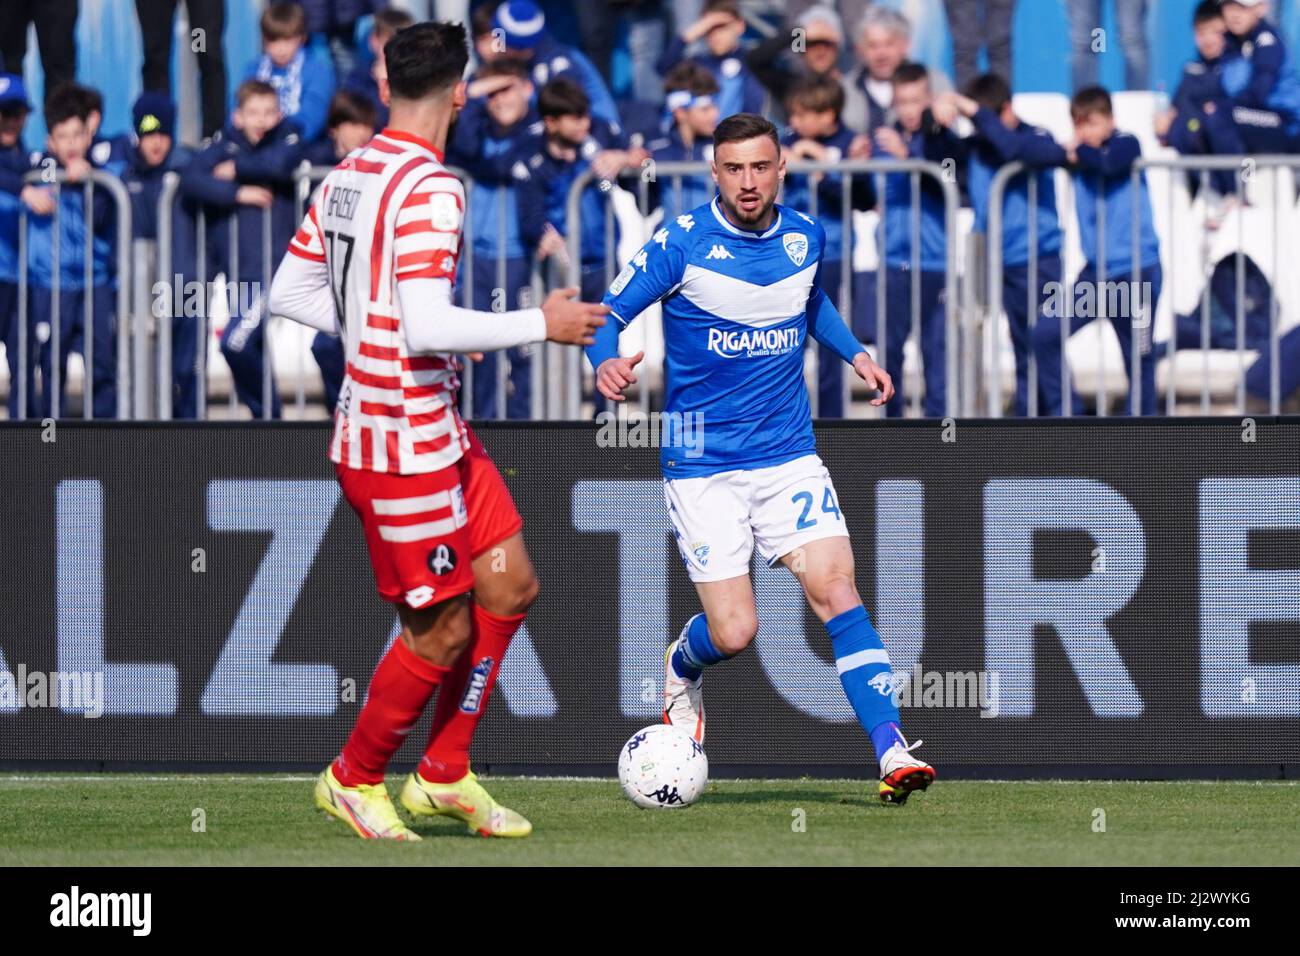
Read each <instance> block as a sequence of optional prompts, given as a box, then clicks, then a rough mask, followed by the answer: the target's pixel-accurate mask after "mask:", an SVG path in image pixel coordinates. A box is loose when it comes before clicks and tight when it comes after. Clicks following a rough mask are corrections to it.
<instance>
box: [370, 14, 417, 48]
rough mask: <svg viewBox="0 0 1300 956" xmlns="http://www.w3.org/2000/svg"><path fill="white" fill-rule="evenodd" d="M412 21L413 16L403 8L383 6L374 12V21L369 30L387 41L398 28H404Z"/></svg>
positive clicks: (412, 22) (413, 21)
mask: <svg viewBox="0 0 1300 956" xmlns="http://www.w3.org/2000/svg"><path fill="white" fill-rule="evenodd" d="M414 23H415V17H413V16H411V15H410V14H409V13H407V12H406V11H405V10H398V9H397V8H396V7H385V8H384V9H383V10H377V11H376V12H375V21H374V25H373V26H371V28H370V32H371V34H373V35H374V36H376V37H378V38H379V39H381V40H383V41H384V42H385V43H387V42H388V41H389V40H391V39H392V38H393V35H394V34H396V33H397V31H398V30H405V29H406V28H407V27H409V26H411V25H412V24H414Z"/></svg>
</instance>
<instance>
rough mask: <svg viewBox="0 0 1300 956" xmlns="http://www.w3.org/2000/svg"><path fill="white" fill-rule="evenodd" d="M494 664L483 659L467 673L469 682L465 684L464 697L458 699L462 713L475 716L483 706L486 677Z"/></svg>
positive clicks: (488, 658) (488, 659) (487, 659)
mask: <svg viewBox="0 0 1300 956" xmlns="http://www.w3.org/2000/svg"><path fill="white" fill-rule="evenodd" d="M495 663H496V661H494V660H493V659H492V658H490V657H485V658H483V659H482V660H481V661H479V662H478V663H477V664H475V665H474V669H473V670H472V671H470V672H469V680H468V681H466V683H465V695H464V696H463V697H461V699H460V709H461V712H462V713H466V714H477V713H478V712H479V708H480V707H482V706H483V692H484V691H485V690H486V689H487V682H488V675H489V674H491V673H492V665H493V664H495Z"/></svg>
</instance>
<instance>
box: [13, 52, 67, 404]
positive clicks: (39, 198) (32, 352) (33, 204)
mask: <svg viewBox="0 0 1300 956" xmlns="http://www.w3.org/2000/svg"><path fill="white" fill-rule="evenodd" d="M31 109H32V108H31V106H30V104H28V102H27V89H26V87H24V86H23V78H22V77H21V76H18V75H17V74H16V73H0V341H2V342H3V343H4V347H5V359H6V361H7V362H8V363H9V417H10V418H11V419H13V418H17V417H18V414H19V407H18V406H19V404H20V403H19V401H18V394H19V392H18V389H19V384H18V383H19V378H20V377H21V375H20V372H21V370H22V366H21V365H20V364H19V357H18V356H19V351H20V350H19V348H18V342H19V336H20V335H21V334H22V331H21V327H20V325H19V322H20V321H22V320H21V319H20V317H19V315H18V215H19V204H20V203H23V204H26V205H27V206H28V208H29V209H30V210H31V211H32V212H35V213H39V214H41V215H48V214H49V213H50V212H51V211H52V210H53V209H54V200H53V198H52V197H51V196H50V194H49V192H48V190H44V189H39V188H37V187H36V186H32V185H28V184H26V183H24V182H23V177H24V176H25V175H27V173H29V172H31V170H32V160H31V156H30V155H29V154H28V152H27V151H26V150H25V149H24V148H23V126H24V125H25V124H26V123H27V115H28V114H29V113H30V112H31ZM27 331H28V335H27V351H26V357H27V362H26V363H25V364H26V366H27V369H26V380H27V388H26V389H24V391H25V392H26V393H27V401H26V403H25V409H24V411H25V412H26V414H28V415H34V414H36V350H37V342H36V337H35V335H33V334H32V328H31V324H30V323H28V326H27Z"/></svg>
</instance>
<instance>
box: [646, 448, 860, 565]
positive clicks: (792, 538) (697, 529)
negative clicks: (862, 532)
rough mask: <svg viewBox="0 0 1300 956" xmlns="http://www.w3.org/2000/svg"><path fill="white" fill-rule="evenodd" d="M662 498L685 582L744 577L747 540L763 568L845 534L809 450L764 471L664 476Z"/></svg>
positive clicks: (821, 468) (831, 492) (822, 469)
mask: <svg viewBox="0 0 1300 956" xmlns="http://www.w3.org/2000/svg"><path fill="white" fill-rule="evenodd" d="M664 498H665V499H666V500H667V502H668V517H669V519H670V520H671V521H672V523H673V531H674V532H675V533H676V535H677V547H678V548H679V549H680V550H681V552H682V560H683V561H685V562H686V570H687V571H688V572H689V574H690V576H691V580H692V581H724V580H726V579H727V578H736V577H740V576H741V575H744V574H749V565H750V558H751V557H752V555H753V553H754V545H755V544H757V545H758V553H759V556H760V557H761V558H762V559H763V560H764V561H766V562H767V563H768V565H769V566H770V565H772V564H775V563H776V562H777V561H778V560H779V559H781V558H783V557H785V556H786V555H787V554H789V553H790V552H791V551H793V550H794V549H795V548H798V547H801V546H803V545H805V544H808V543H809V542H810V541H817V540H819V539H821V538H835V537H848V534H849V529H848V526H847V525H846V524H845V523H844V516H843V515H842V514H840V504H839V498H838V497H836V494H835V486H834V485H832V484H831V476H830V472H828V471H827V470H826V466H825V465H823V464H822V460H821V458H820V457H818V456H817V455H804V456H803V457H802V458H796V459H794V460H793V461H787V462H786V463H785V464H783V465H774V466H772V467H771V468H738V469H736V470H734V471H720V472H718V473H717V474H713V475H704V476H703V477H700V478H674V479H671V480H670V479H664Z"/></svg>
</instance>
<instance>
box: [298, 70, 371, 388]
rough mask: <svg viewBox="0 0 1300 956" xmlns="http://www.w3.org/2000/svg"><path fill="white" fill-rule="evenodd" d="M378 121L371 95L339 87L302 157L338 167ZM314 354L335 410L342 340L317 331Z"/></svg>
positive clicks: (344, 354) (362, 143)
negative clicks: (320, 131)
mask: <svg viewBox="0 0 1300 956" xmlns="http://www.w3.org/2000/svg"><path fill="white" fill-rule="evenodd" d="M377 121H378V114H377V111H376V109H375V106H374V104H373V103H372V102H371V101H370V99H369V98H368V97H366V96H365V95H363V94H361V93H358V92H356V91H355V90H339V91H338V92H337V93H335V94H334V98H333V99H331V100H330V111H329V119H328V120H326V124H325V125H326V131H325V132H326V135H325V136H324V137H323V138H321V139H318V140H317V141H316V142H314V143H312V144H311V145H310V146H308V147H307V149H306V150H305V151H304V153H303V158H304V159H306V160H307V162H308V163H310V164H311V165H312V166H337V165H338V164H339V162H340V161H342V160H343V158H344V157H345V156H347V155H348V154H349V153H351V152H352V151H353V150H356V149H360V148H361V147H362V146H365V145H366V143H368V142H370V141H371V140H372V139H374V138H375V132H376V123H377ZM311 355H312V358H314V359H315V360H316V364H317V365H318V366H320V376H321V384H322V386H323V387H324V390H325V407H326V408H328V409H330V410H333V409H334V407H335V406H336V405H338V403H339V391H340V390H341V389H342V388H343V376H344V374H345V373H346V371H347V352H346V350H345V349H344V347H343V339H342V338H340V337H339V336H337V335H330V334H328V333H326V332H317V333H316V337H315V338H314V339H312V341H311Z"/></svg>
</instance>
